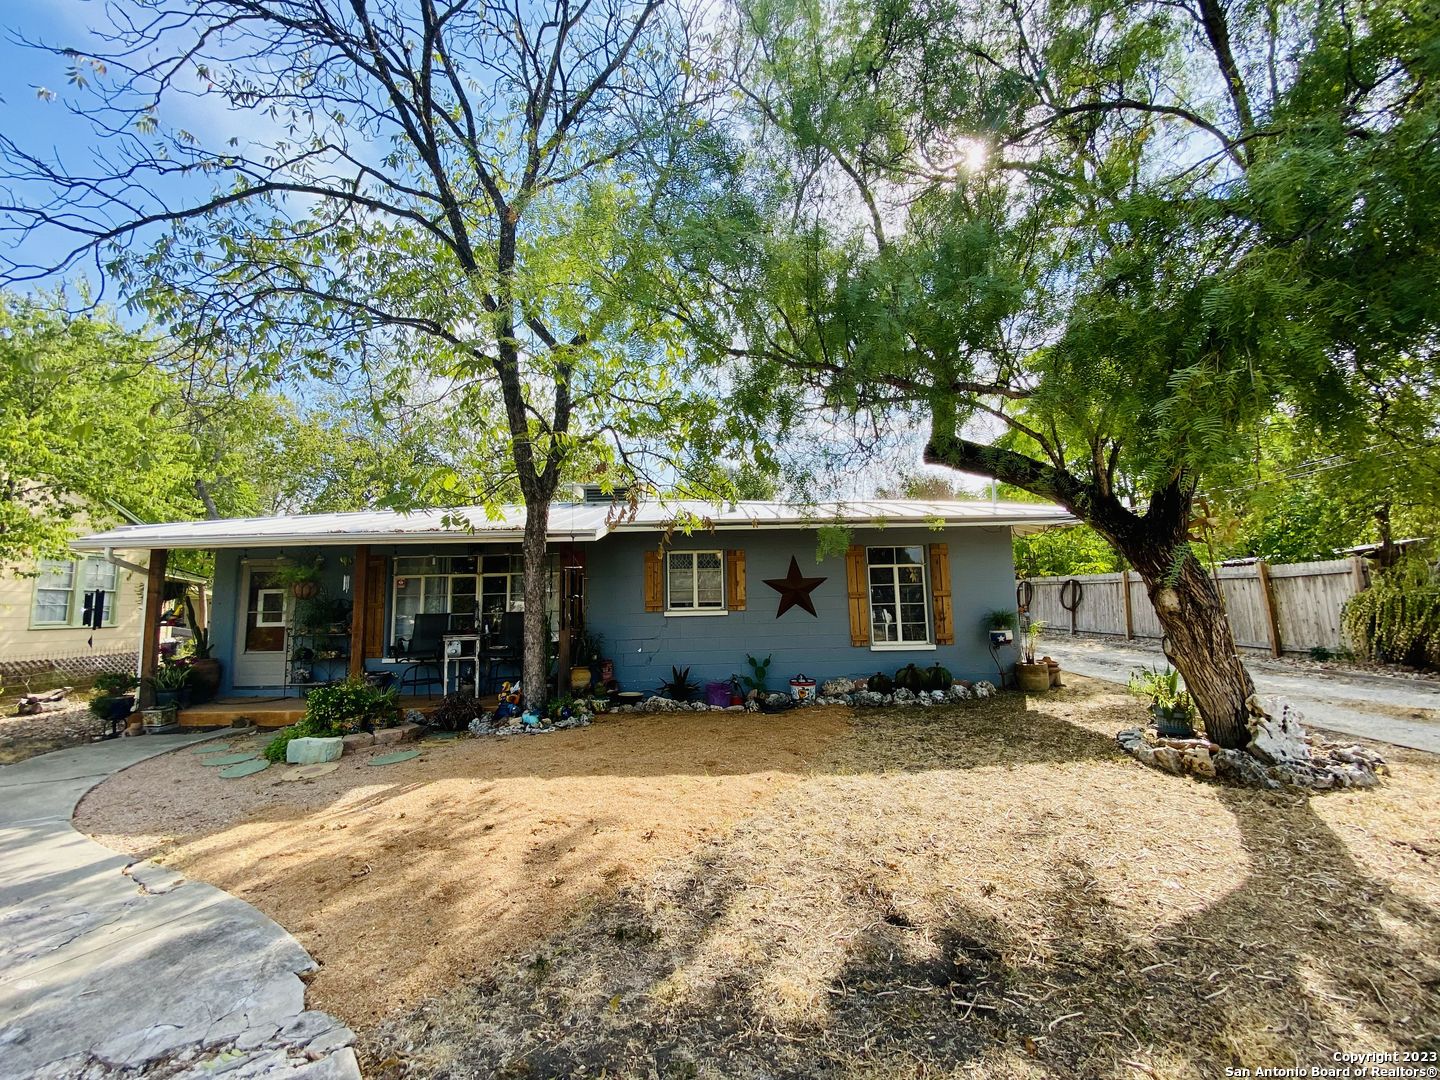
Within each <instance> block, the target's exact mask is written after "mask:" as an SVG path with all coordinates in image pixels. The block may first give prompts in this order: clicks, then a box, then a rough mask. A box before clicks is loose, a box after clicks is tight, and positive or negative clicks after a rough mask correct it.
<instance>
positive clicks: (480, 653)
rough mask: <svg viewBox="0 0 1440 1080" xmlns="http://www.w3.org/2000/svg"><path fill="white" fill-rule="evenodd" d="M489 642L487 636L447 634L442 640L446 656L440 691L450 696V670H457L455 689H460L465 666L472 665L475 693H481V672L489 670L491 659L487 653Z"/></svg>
mask: <svg viewBox="0 0 1440 1080" xmlns="http://www.w3.org/2000/svg"><path fill="white" fill-rule="evenodd" d="M488 641H489V635H487V634H446V635H445V636H444V637H443V638H442V639H441V642H442V645H443V652H444V655H445V669H444V672H443V673H442V675H441V678H440V691H441V693H443V694H446V695H449V694H450V692H451V691H450V668H451V666H452V665H453V666H454V668H455V689H456V690H457V691H458V690H459V689H460V679H461V677H462V676H463V675H464V674H465V665H466V664H469V665H471V670H472V671H473V672H474V675H475V693H477V694H478V693H479V692H480V686H481V679H480V670H481V668H482V666H483V667H486V668H488V666H489V664H490V658H489V657H488V656H487V655H486V653H485V647H486V644H487V643H488Z"/></svg>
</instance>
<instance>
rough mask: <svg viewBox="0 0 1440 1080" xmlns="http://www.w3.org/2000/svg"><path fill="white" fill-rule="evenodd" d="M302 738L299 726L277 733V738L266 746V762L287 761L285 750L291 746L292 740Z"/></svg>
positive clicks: (283, 729)
mask: <svg viewBox="0 0 1440 1080" xmlns="http://www.w3.org/2000/svg"><path fill="white" fill-rule="evenodd" d="M299 738H302V736H301V734H300V729H299V727H298V725H294V724H292V725H291V726H290V727H287V728H281V729H280V730H279V731H278V732H276V733H275V737H274V738H273V739H271V740H270V741H269V742H268V743H266V744H265V751H264V754H265V760H266V761H269V762H273V763H279V762H282V761H284V760H285V748H286V747H288V746H289V745H290V740H291V739H299Z"/></svg>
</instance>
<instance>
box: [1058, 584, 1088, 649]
mask: <svg viewBox="0 0 1440 1080" xmlns="http://www.w3.org/2000/svg"><path fill="white" fill-rule="evenodd" d="M1084 596H1085V586H1084V585H1082V584H1080V580H1079V579H1078V578H1071V579H1070V580H1069V581H1067V582H1065V584H1063V585H1061V586H1060V606H1061V607H1063V608H1064V609H1065V610H1066V611H1068V612H1069V613H1070V634H1071V636H1072V637H1073V636H1074V635H1075V634H1076V633H1077V632H1078V631H1077V630H1076V628H1075V625H1076V618H1075V613H1076V612H1077V611H1079V610H1080V601H1081V600H1082V599H1083V598H1084Z"/></svg>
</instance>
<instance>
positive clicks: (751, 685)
mask: <svg viewBox="0 0 1440 1080" xmlns="http://www.w3.org/2000/svg"><path fill="white" fill-rule="evenodd" d="M773 657H774V654H773V653H772V654H771V655H770V656H767V657H765V659H764V660H756V659H755V657H753V656H751V655H750V654H749V653H746V654H745V663H746V664H748V665H749V666H750V674H749V675H742V676H740V681H741V682H742V683H743V684H744V685H745V690H746V692H747V693H748V692H749V691H751V690H754V691H756V692H758V693H759V694H761V695H764V693H765V679H766V677H767V676H768V675H769V674H770V661H771V660H772V659H773Z"/></svg>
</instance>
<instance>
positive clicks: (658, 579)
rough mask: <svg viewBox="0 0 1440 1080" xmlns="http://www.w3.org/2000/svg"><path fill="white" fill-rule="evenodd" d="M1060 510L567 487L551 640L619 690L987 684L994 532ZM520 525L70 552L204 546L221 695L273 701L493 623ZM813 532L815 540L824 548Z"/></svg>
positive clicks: (354, 531) (1005, 556)
mask: <svg viewBox="0 0 1440 1080" xmlns="http://www.w3.org/2000/svg"><path fill="white" fill-rule="evenodd" d="M677 521H680V522H681V523H682V525H681V527H679V528H677V527H676V523H677ZM1071 521H1073V519H1072V518H1071V517H1070V515H1069V514H1068V513H1067V512H1066V511H1064V510H1062V509H1060V508H1058V507H1055V506H1049V505H1041V504H1033V503H1003V502H986V501H976V502H920V501H899V500H891V501H887V500H881V501H862V502H844V503H824V504H819V505H812V506H796V505H790V504H785V503H775V502H736V503H728V504H724V505H712V504H709V503H699V502H667V503H653V504H645V505H641V506H640V507H638V508H632V507H628V506H625V505H621V504H612V502H611V499H610V496H608V495H603V496H602V495H601V494H600V493H599V492H598V490H595V489H586V490H585V492H584V497H583V498H582V499H581V500H580V501H576V502H570V503H557V504H555V505H553V506H552V508H551V513H550V528H549V544H550V549H551V556H550V563H551V574H550V589H549V598H548V607H549V614H550V622H549V625H550V626H551V627H552V640H557V639H559V638H560V637H561V636H562V635H563V636H564V638H565V647H564V649H563V651H562V652H561V655H562V656H568V655H569V649H570V647H571V646H572V645H573V644H574V641H575V635H576V634H577V633H578V632H579V631H580V630H581V629H582V628H583V630H584V632H585V633H587V634H589V635H591V636H592V637H593V636H597V635H598V636H600V637H601V638H603V646H602V650H601V651H602V655H603V656H604V657H606V658H607V659H609V660H610V661H612V662H613V673H614V678H615V679H616V680H617V681H618V683H619V684H620V687H621V688H622V689H625V690H635V691H644V692H648V691H653V690H654V689H655V688H656V687H657V686H658V685H659V683H660V681H661V680H662V679H663V678H665V677H666V676H668V674H669V672H670V668H671V666H672V665H678V666H680V667H689V668H690V670H691V677H692V679H695V680H696V681H698V682H702V683H703V682H706V681H724V680H728V679H729V678H730V676H731V675H732V674H735V673H742V672H744V671H746V670H747V667H746V660H745V657H746V654H747V653H748V654H753V655H755V656H758V657H764V656H766V655H769V656H772V657H773V666H772V668H771V674H772V680H773V684H779V685H783V684H784V682H785V681H786V680H788V679H789V678H790V677H792V676H794V675H797V674H801V673H803V674H805V675H808V676H810V677H812V678H816V679H822V680H823V679H825V678H830V677H834V676H840V675H857V674H864V673H868V672H874V671H876V670H885V671H887V672H889V671H894V670H895V669H897V668H899V667H902V666H904V665H905V664H907V663H910V662H912V661H913V662H915V663H916V664H917V665H920V666H926V667H928V666H930V665H932V664H934V663H936V662H938V663H940V664H942V665H943V666H945V667H946V668H949V669H950V671H951V672H952V673H953V674H954V675H955V676H956V677H957V678H969V679H980V678H986V677H991V678H993V677H994V675H995V661H994V658H993V657H992V656H991V654H990V652H989V648H988V642H987V639H986V635H985V634H984V633H983V628H982V622H983V620H984V617H985V615H986V613H988V612H990V611H993V610H995V609H997V608H1009V609H1012V610H1013V607H1014V603H1015V572H1014V566H1013V564H1012V561H1011V543H1010V541H1011V536H1012V534H1014V533H1015V532H1017V531H1031V530H1035V529H1040V528H1045V527H1047V526H1053V525H1060V524H1068V523H1070V522H1071ZM523 522H524V512H523V508H520V507H506V508H503V509H502V510H500V512H498V513H494V514H487V513H486V511H485V510H484V509H471V510H432V511H423V512H418V513H411V514H401V513H395V512H389V511H385V512H381V511H369V512H361V513H347V514H313V515H303V516H282V517H269V518H240V519H227V520H219V521H191V522H178V523H173V524H166V525H134V526H127V527H124V528H118V529H113V530H110V531H108V532H102V533H96V534H94V535H91V536H86V537H83V538H81V539H79V540H77V541H75V542H74V543H73V545H72V546H73V547H74V548H75V549H76V550H77V551H84V552H112V551H113V552H137V551H140V552H149V553H150V558H149V565H150V567H151V568H152V570H153V569H154V568H156V567H157V566H158V567H159V568H160V572H162V573H163V569H164V565H165V562H166V560H167V558H168V553H169V551H171V550H175V549H195V550H205V551H212V552H214V553H215V577H214V586H213V588H214V594H213V595H214V599H213V602H212V607H211V619H210V632H211V639H212V643H213V655H214V656H215V657H216V658H217V659H219V660H220V661H221V664H222V667H223V675H222V684H221V689H220V694H221V696H222V697H225V698H241V697H251V696H253V697H279V696H285V695H299V694H300V693H302V692H303V690H304V688H305V687H306V686H307V685H313V684H314V683H315V682H320V681H327V680H329V679H332V678H340V677H343V676H344V675H346V674H347V673H350V674H357V673H359V672H362V671H365V672H383V671H391V672H393V673H395V674H397V676H398V675H403V674H405V673H406V671H407V668H408V666H413V665H408V666H407V664H406V659H407V658H406V655H405V654H406V649H407V645H408V644H409V643H410V642H411V640H412V639H413V638H414V637H415V634H416V629H417V616H424V615H431V616H437V615H445V616H447V617H448V618H447V619H446V620H445V625H446V627H447V628H448V629H450V630H453V631H455V632H457V633H459V632H468V631H472V630H473V631H477V632H484V633H488V634H489V635H490V636H491V637H493V636H494V635H495V634H496V633H497V632H498V631H499V629H500V627H501V626H502V624H506V620H505V619H504V616H505V615H506V614H507V613H509V614H510V615H511V616H512V618H511V620H510V621H509V623H508V625H509V626H510V627H512V628H513V624H514V622H515V619H514V614H515V613H516V612H519V611H522V610H523V607H524V602H523V589H522V578H521V573H522V566H521V559H520V541H521V538H522V529H523ZM822 530H825V533H824V534H823V537H824V539H825V540H826V544H825V547H826V548H829V549H833V550H834V551H835V554H832V555H829V556H828V557H825V558H819V557H818V556H819V553H820V551H821V546H822V545H821V539H822ZM837 538H838V541H837ZM297 566H299V567H307V568H308V567H313V568H314V569H315V571H316V575H317V577H318V581H317V582H316V583H315V586H316V587H315V588H314V589H313V595H312V596H310V597H302V598H300V599H297V597H296V596H295V592H296V590H295V589H294V587H293V585H291V584H289V583H287V581H286V580H285V578H284V575H283V574H282V573H281V571H282V569H283V568H285V567H292V568H293V567H297ZM299 591H301V592H311V591H312V590H311V589H309V588H305V589H302V590H299ZM317 599H318V600H319V601H320V602H321V604H322V605H323V606H321V607H319V608H317V607H315V602H316V600H317ZM307 603H308V604H309V605H310V608H309V609H308V610H309V611H310V616H311V617H309V618H305V617H303V616H304V612H305V611H306V610H307V609H306V606H305V605H306V604H307ZM315 611H319V612H320V613H321V614H320V616H319V617H318V618H317V617H315V616H314V612H315ZM297 612H299V613H300V614H301V616H302V617H299V618H297ZM327 619H328V622H327ZM421 625H422V626H433V625H435V620H434V619H433V618H432V619H431V620H429V621H428V623H427V622H422V623H421ZM143 640H144V642H149V641H153V640H154V639H153V637H150V636H146V637H145V638H144V639H143ZM142 650H143V642H142ZM149 659H150V664H151V666H153V664H154V660H153V657H152V658H149ZM1012 659H1013V657H1012ZM428 674H430V673H427V675H428ZM411 687H413V688H414V689H421V690H425V691H427V692H435V691H437V690H438V686H436V685H435V684H433V683H428V682H423V681H420V680H409V681H408V684H407V688H411Z"/></svg>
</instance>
